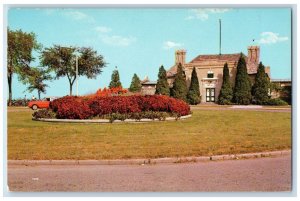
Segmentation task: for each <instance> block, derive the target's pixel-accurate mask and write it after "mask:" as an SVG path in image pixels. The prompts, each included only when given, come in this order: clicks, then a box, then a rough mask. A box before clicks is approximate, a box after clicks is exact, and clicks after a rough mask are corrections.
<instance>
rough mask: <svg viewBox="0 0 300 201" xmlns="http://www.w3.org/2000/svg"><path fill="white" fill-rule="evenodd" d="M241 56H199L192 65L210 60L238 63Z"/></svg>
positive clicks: (238, 54)
mask: <svg viewBox="0 0 300 201" xmlns="http://www.w3.org/2000/svg"><path fill="white" fill-rule="evenodd" d="M240 56H241V54H240V53H237V54H221V55H220V54H211V55H199V56H197V57H196V58H194V59H193V60H192V61H191V62H190V63H201V62H203V61H208V60H216V61H227V62H230V61H232V62H234V61H238V60H239V58H240Z"/></svg>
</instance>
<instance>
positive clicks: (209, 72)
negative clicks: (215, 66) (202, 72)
mask: <svg viewBox="0 0 300 201" xmlns="http://www.w3.org/2000/svg"><path fill="white" fill-rule="evenodd" d="M207 78H214V72H212V71H211V70H210V71H208V72H207Z"/></svg>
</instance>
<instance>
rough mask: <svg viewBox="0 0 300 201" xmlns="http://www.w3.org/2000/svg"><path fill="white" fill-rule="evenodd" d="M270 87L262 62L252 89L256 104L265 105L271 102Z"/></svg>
mask: <svg viewBox="0 0 300 201" xmlns="http://www.w3.org/2000/svg"><path fill="white" fill-rule="evenodd" d="M269 87H270V83H269V79H268V77H267V75H266V72H265V67H264V65H263V64H262V63H261V62H260V63H259V66H258V69H257V74H256V76H255V83H254V85H253V87H252V95H253V100H254V102H255V103H256V104H259V105H263V104H266V103H267V102H268V101H269V96H268V91H269Z"/></svg>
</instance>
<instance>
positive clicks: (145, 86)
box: [141, 76, 157, 95]
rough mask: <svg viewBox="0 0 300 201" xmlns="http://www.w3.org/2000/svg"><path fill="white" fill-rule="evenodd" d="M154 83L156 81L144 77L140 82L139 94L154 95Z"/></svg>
mask: <svg viewBox="0 0 300 201" xmlns="http://www.w3.org/2000/svg"><path fill="white" fill-rule="evenodd" d="M156 83H157V82H156V81H150V80H149V78H148V76H146V77H145V79H143V80H142V81H141V85H142V89H141V93H142V94H144V95H153V94H155V90H156Z"/></svg>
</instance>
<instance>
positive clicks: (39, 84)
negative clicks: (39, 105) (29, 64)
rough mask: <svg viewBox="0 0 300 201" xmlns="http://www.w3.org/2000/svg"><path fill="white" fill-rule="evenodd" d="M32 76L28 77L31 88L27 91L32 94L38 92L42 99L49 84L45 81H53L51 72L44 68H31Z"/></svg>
mask: <svg viewBox="0 0 300 201" xmlns="http://www.w3.org/2000/svg"><path fill="white" fill-rule="evenodd" d="M30 70H31V72H30V75H29V77H28V83H29V86H28V87H27V90H28V91H29V92H30V93H31V92H33V91H34V90H37V92H38V98H39V99H41V93H46V87H48V85H47V84H45V83H44V81H47V80H51V79H52V77H51V76H50V74H49V72H48V71H46V70H44V69H42V68H31V69H30Z"/></svg>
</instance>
